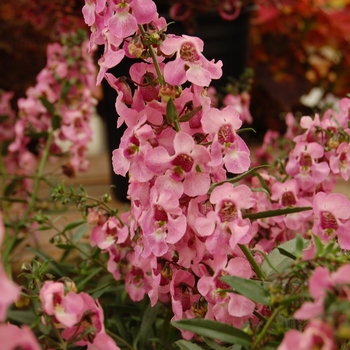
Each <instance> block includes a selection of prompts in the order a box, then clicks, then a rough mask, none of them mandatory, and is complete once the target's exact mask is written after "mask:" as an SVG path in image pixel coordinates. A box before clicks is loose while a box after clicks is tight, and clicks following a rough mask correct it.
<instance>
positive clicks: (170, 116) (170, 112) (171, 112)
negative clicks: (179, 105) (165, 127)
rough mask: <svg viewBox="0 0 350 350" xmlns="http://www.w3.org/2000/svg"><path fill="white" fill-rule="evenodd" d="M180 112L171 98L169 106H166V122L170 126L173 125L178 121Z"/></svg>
mask: <svg viewBox="0 0 350 350" xmlns="http://www.w3.org/2000/svg"><path fill="white" fill-rule="evenodd" d="M178 115H179V114H178V112H177V109H176V107H175V105H174V101H173V100H172V99H171V98H169V100H168V102H167V104H166V120H167V122H168V124H170V125H171V124H173V123H174V121H175V120H176V119H177V117H178Z"/></svg>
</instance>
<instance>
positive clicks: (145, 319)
mask: <svg viewBox="0 0 350 350" xmlns="http://www.w3.org/2000/svg"><path fill="white" fill-rule="evenodd" d="M160 307H161V304H160V303H159V304H156V305H155V306H154V307H151V305H150V304H149V305H148V306H147V308H146V310H145V312H144V313H143V316H142V321H141V325H140V329H139V332H138V334H137V336H136V339H135V341H134V348H135V349H136V348H137V344H138V342H140V348H144V345H145V343H146V341H148V339H149V334H150V331H151V328H152V327H153V323H154V321H155V319H156V317H157V314H158V311H159V309H160Z"/></svg>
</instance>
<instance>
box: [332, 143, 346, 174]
mask: <svg viewBox="0 0 350 350" xmlns="http://www.w3.org/2000/svg"><path fill="white" fill-rule="evenodd" d="M329 165H330V168H331V170H332V172H333V174H340V176H341V177H342V179H343V180H345V181H348V180H349V177H350V145H349V143H347V142H342V143H341V144H340V145H339V147H338V148H337V150H336V152H335V154H332V155H331V158H330V160H329Z"/></svg>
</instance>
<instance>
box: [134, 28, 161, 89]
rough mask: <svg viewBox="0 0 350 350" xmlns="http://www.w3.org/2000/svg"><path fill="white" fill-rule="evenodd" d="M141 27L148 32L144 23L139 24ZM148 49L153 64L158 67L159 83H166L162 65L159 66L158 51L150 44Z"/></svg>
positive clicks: (143, 32) (143, 31) (141, 29)
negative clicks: (161, 69) (161, 68)
mask: <svg viewBox="0 0 350 350" xmlns="http://www.w3.org/2000/svg"><path fill="white" fill-rule="evenodd" d="M139 28H140V31H141V33H142V34H146V31H145V29H144V28H143V26H142V25H139ZM148 50H149V53H150V55H151V58H152V61H153V64H154V68H155V69H156V72H157V76H158V80H159V84H160V85H164V84H165V81H164V77H163V74H162V72H161V71H160V67H159V64H158V61H157V57H156V53H155V52H154V48H153V46H152V45H148Z"/></svg>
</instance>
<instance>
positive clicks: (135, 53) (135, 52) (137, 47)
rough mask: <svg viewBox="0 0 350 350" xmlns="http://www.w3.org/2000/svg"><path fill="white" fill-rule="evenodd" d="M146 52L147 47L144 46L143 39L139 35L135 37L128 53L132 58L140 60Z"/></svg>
mask: <svg viewBox="0 0 350 350" xmlns="http://www.w3.org/2000/svg"><path fill="white" fill-rule="evenodd" d="M144 50H145V46H144V45H143V42H142V40H141V37H140V36H139V35H135V36H134V37H133V38H132V39H131V41H130V43H129V45H128V52H129V54H130V56H132V57H134V58H140V57H141V56H142V53H143V51H144Z"/></svg>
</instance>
